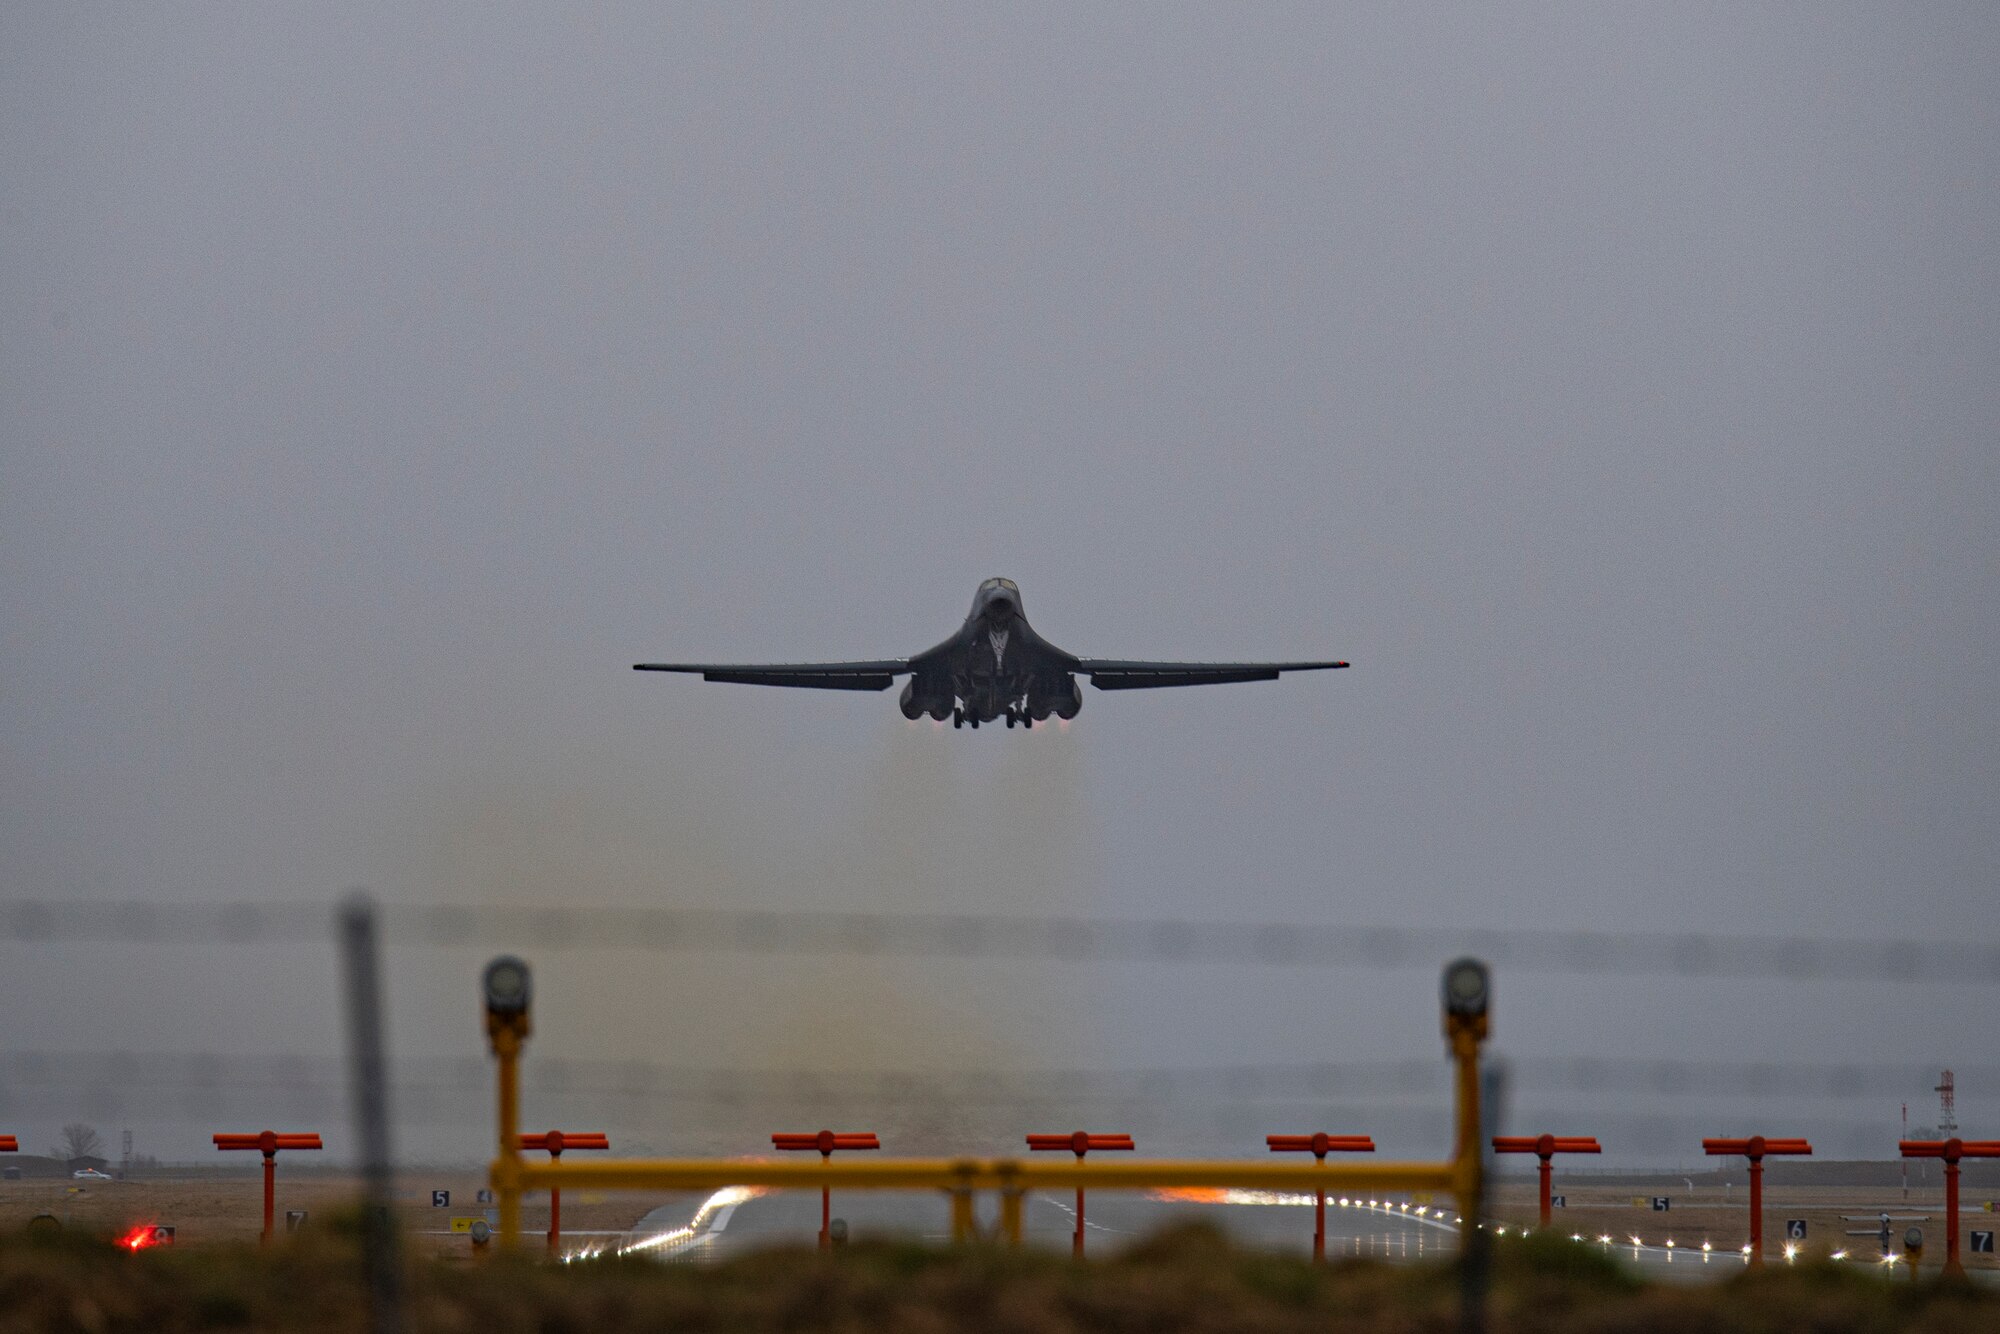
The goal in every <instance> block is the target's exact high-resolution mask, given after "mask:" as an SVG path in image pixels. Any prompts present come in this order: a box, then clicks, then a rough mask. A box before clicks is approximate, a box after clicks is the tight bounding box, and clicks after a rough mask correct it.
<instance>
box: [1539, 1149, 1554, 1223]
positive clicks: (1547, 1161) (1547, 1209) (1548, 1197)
mask: <svg viewBox="0 0 2000 1334" xmlns="http://www.w3.org/2000/svg"><path fill="white" fill-rule="evenodd" d="M1554 1154H1555V1150H1554V1148H1553V1147H1552V1148H1550V1150H1549V1151H1548V1152H1547V1153H1543V1154H1538V1155H1537V1156H1538V1157H1540V1158H1541V1160H1542V1172H1541V1176H1542V1209H1541V1214H1540V1217H1541V1220H1542V1226H1543V1227H1547V1226H1548V1225H1549V1222H1550V1220H1551V1218H1552V1216H1553V1215H1554V1212H1555V1206H1554V1200H1555V1197H1554V1195H1553V1194H1552V1193H1551V1192H1550V1189H1549V1186H1550V1182H1549V1177H1550V1176H1551V1175H1553V1174H1554V1171H1555V1164H1554V1162H1553V1161H1552V1158H1553V1156H1554Z"/></svg>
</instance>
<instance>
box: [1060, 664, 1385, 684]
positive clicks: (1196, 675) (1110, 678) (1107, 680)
mask: <svg viewBox="0 0 2000 1334" xmlns="http://www.w3.org/2000/svg"><path fill="white" fill-rule="evenodd" d="M1345 666H1347V664H1346V663H1344V662H1138V661H1130V660H1126V659H1122V658H1079V659H1077V663H1076V671H1077V672H1079V673H1081V674H1085V675H1088V676H1089V677H1090V683H1091V684H1092V685H1094V686H1096V687H1097V688H1098V689H1099V690H1152V689H1157V688H1159V687H1162V686H1212V685H1227V684H1229V683H1231V682H1234V681H1275V680H1277V679H1278V676H1279V675H1280V674H1281V673H1283V672H1323V671H1334V670H1337V669H1339V668H1342V667H1345Z"/></svg>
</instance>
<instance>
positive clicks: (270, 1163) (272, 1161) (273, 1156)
mask: <svg viewBox="0 0 2000 1334" xmlns="http://www.w3.org/2000/svg"><path fill="white" fill-rule="evenodd" d="M277 1196H278V1151H277V1149H275V1148H270V1149H266V1150H264V1231H263V1234H262V1235H261V1236H259V1237H258V1238H257V1244H258V1245H260V1246H269V1245H270V1244H271V1212H272V1209H273V1207H274V1206H275V1205H276V1203H277Z"/></svg>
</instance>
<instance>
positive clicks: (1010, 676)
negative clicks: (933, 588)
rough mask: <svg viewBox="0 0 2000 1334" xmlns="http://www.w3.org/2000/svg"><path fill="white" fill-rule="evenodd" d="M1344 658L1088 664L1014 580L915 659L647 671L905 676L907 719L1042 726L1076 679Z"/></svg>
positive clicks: (978, 600)
mask: <svg viewBox="0 0 2000 1334" xmlns="http://www.w3.org/2000/svg"><path fill="white" fill-rule="evenodd" d="M1345 666H1347V664H1346V663H1344V662H1134V661H1127V660H1125V659H1122V658H1079V657H1076V656H1075V655H1073V654H1069V653H1065V652H1063V651H1062V650H1061V649H1059V648H1057V647H1056V646H1055V645H1054V644H1051V643H1050V642H1049V641H1048V640H1046V639H1043V638H1042V637H1041V636H1040V635H1038V634H1036V633H1035V631H1034V628H1033V627H1032V626H1030V625H1029V624H1028V617H1027V614H1026V613H1025V612H1023V611H1022V609H1021V590H1020V588H1019V587H1017V586H1016V585H1015V583H1014V581H1013V580H1012V579H988V580H987V581H986V582H985V583H983V584H981V585H980V586H979V592H978V593H977V594H975V595H974V596H973V599H972V614H971V615H970V616H967V617H966V618H965V624H964V625H962V626H960V627H959V628H958V633H956V634H954V635H953V636H952V637H951V638H949V639H947V640H945V641H944V642H943V643H941V644H939V645H937V646H936V647H935V648H931V649H926V650H925V651H924V652H922V653H919V654H917V656H916V657H914V658H886V659H883V660H882V661H880V662H795V663H778V664H761V663H738V664H729V663H686V662H640V663H634V664H633V667H632V670H634V671H638V672H689V673H699V674H700V675H701V678H702V679H703V680H704V681H735V682H737V683H739V684H743V685H755V686H801V687H804V688H807V689H812V690H887V689H888V688H889V687H890V686H891V685H894V684H895V680H896V678H897V677H899V676H907V677H909V678H910V680H909V684H907V685H905V686H904V687H903V697H902V708H903V716H904V717H905V718H909V719H911V720H912V721H914V720H915V719H918V718H922V717H925V716H926V715H928V716H929V717H932V718H935V719H937V720H938V721H939V722H943V721H944V720H945V719H946V718H949V719H951V725H952V726H953V727H963V726H965V725H966V724H968V723H970V724H971V725H972V726H974V727H978V726H979V724H981V723H990V722H995V721H997V720H999V719H1002V718H1004V719H1006V720H1007V726H1009V727H1014V726H1016V725H1019V726H1021V727H1032V726H1034V725H1035V724H1036V723H1038V722H1042V721H1045V720H1046V719H1048V718H1049V717H1050V716H1051V715H1053V716H1055V717H1057V718H1062V719H1069V718H1074V717H1076V715H1077V714H1078V712H1080V711H1081V710H1082V708H1083V690H1082V688H1081V687H1080V686H1078V685H1077V681H1076V678H1077V677H1079V676H1087V677H1089V678H1090V683H1091V684H1092V685H1094V686H1096V687H1097V688H1098V689H1099V690H1148V689H1153V688H1155V687H1159V686H1206V685H1222V684H1225V683H1227V682H1231V681H1275V680H1277V678H1278V675H1279V673H1281V672H1317V671H1325V670H1328V669H1331V668H1337V667H1345Z"/></svg>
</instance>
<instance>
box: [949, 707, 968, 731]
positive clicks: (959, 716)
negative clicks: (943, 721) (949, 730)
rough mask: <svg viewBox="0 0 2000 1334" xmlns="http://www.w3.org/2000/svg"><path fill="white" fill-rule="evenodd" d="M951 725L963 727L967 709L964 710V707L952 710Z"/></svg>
mask: <svg viewBox="0 0 2000 1334" xmlns="http://www.w3.org/2000/svg"><path fill="white" fill-rule="evenodd" d="M951 725H952V726H953V727H963V726H965V710H964V709H953V710H952V711H951Z"/></svg>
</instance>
